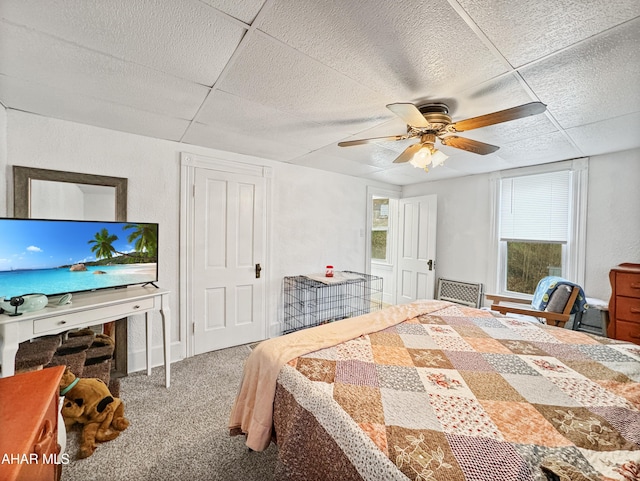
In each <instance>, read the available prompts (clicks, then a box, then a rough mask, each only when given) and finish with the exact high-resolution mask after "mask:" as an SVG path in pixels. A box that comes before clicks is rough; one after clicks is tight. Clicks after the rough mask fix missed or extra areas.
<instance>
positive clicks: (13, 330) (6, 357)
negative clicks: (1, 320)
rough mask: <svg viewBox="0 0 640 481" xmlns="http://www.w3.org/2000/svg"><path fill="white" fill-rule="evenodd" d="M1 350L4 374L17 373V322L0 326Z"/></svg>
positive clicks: (0, 360) (3, 375) (7, 375)
mask: <svg viewBox="0 0 640 481" xmlns="http://www.w3.org/2000/svg"><path fill="white" fill-rule="evenodd" d="M0 346H1V348H0V351H1V352H2V357H1V358H0V363H2V376H1V377H9V376H13V375H14V374H15V373H16V353H17V352H18V327H17V325H16V324H8V325H3V326H0Z"/></svg>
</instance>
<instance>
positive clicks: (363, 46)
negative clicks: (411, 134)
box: [259, 0, 505, 102]
mask: <svg viewBox="0 0 640 481" xmlns="http://www.w3.org/2000/svg"><path fill="white" fill-rule="evenodd" d="M259 28H260V29H261V30H263V31H265V32H267V33H268V34H269V35H271V36H273V37H275V38H277V39H279V40H281V41H283V42H285V43H287V44H288V45H291V46H292V47H293V48H295V49H297V50H299V51H301V52H303V53H305V54H306V55H309V56H310V57H313V58H315V59H317V60H319V61H320V62H322V63H323V64H325V65H328V66H330V67H331V68H332V69H335V70H336V71H338V72H341V73H343V74H345V75H348V76H349V77H351V78H353V79H355V80H356V81H358V82H360V83H362V84H363V85H366V86H368V87H369V88H371V89H373V90H376V91H379V92H384V93H385V94H386V95H387V96H390V97H388V100H389V101H394V100H395V101H398V102H399V101H410V100H411V99H417V98H420V97H423V96H432V97H433V96H440V97H448V96H453V95H455V94H456V93H457V92H459V91H460V90H462V89H463V88H464V87H465V86H468V85H472V84H474V83H477V82H480V81H483V80H486V79H489V78H491V77H494V76H496V75H498V74H500V73H502V72H504V71H505V68H504V66H503V65H502V64H501V62H500V61H499V60H498V59H497V58H496V57H495V56H494V55H493V54H492V53H491V52H490V51H489V50H488V49H487V48H486V47H485V46H484V45H483V44H482V43H481V42H480V41H479V40H478V38H477V37H476V35H475V34H474V33H473V31H472V30H471V29H470V28H469V27H468V26H467V25H466V24H465V23H464V21H463V20H462V19H461V18H460V17H459V16H458V14H457V13H456V12H455V11H454V10H453V8H451V6H450V5H449V3H448V2H447V1H446V0H433V1H430V2H415V1H414V0H403V1H396V2H344V1H340V0H328V1H322V2H318V1H315V0H298V1H296V2H291V1H287V0H275V2H274V4H273V6H272V7H271V8H270V9H269V10H268V11H267V14H266V15H265V18H264V19H263V21H262V23H261V24H260V26H259Z"/></svg>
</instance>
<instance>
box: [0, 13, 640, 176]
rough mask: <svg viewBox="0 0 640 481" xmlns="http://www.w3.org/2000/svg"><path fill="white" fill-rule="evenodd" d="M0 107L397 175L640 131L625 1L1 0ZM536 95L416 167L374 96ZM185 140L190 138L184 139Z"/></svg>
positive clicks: (506, 102) (495, 162)
mask: <svg viewBox="0 0 640 481" xmlns="http://www.w3.org/2000/svg"><path fill="white" fill-rule="evenodd" d="M0 14H1V17H2V19H1V22H0V102H1V103H2V104H3V105H4V106H5V107H6V108H8V109H16V110H22V111H26V112H33V113H35V114H39V115H44V116H47V117H54V118H59V119H65V120H69V121H73V122H80V123H84V124H90V125H95V126H99V127H104V128H108V129H114V130H120V131H125V132H131V133H135V134H141V135H145V136H150V137H155V138H160V139H168V140H173V141H178V142H182V143H184V144H193V145H201V146H205V147H212V148H215V149H221V150H228V151H232V152H238V153H242V154H250V155H254V156H259V157H263V158H267V159H272V160H276V161H281V162H289V163H293V164H300V165H304V166H308V167H313V168H318V169H324V170H329V171H335V172H339V173H343V174H347V175H353V176H358V177H364V178H368V179H373V180H379V181H383V182H389V183H392V184H397V185H406V184H412V183H417V182H425V181H429V180H434V179H443V178H450V177H456V176H462V175H469V174H476V173H483V172H490V171H494V170H501V169H506V168H512V167H519V166H526V165H533V164H539V163H546V162H553V161H558V160H563V159H569V158H575V157H581V156H588V155H596V154H603V153H607V152H614V151H619V150H626V149H630V148H635V147H640V48H639V46H640V2H638V0H611V1H607V2H605V1H602V0H539V1H531V0H431V1H419V0H397V1H386V0H266V1H265V0H200V1H199V0H102V1H87V0H0ZM433 101H435V102H444V103H446V104H447V105H448V106H449V113H450V115H451V116H452V118H453V120H454V121H456V120H462V119H465V118H469V117H474V116H478V115H483V114H486V113H490V112H494V111H497V110H502V109H506V108H510V107H515V106H518V105H521V104H524V103H528V102H531V101H541V102H543V103H545V104H546V105H547V110H546V112H545V113H543V114H539V115H536V116H532V117H527V118H524V119H519V120H514V121H511V122H508V123H503V124H499V125H494V126H490V127H485V128H482V129H477V130H473V131H469V132H465V133H464V136H465V137H469V138H472V139H475V140H479V141H482V142H487V143H491V144H495V145H497V146H499V147H500V149H499V150H498V151H497V152H496V153H493V154H489V155H485V156H480V155H477V154H473V153H469V152H465V151H462V150H458V149H454V148H450V147H438V148H439V149H440V150H442V151H443V152H445V153H446V154H447V155H449V159H448V160H447V161H446V162H445V164H444V165H443V166H439V167H437V168H434V169H432V170H431V171H430V172H429V173H425V172H423V171H422V170H420V169H415V168H414V167H412V166H411V165H409V164H394V163H393V160H394V159H395V158H396V157H397V156H398V155H399V154H400V152H402V151H403V150H404V148H406V147H407V146H408V145H410V144H411V143H412V141H409V140H404V141H398V142H376V143H371V144H365V145H361V146H352V147H344V148H342V147H338V146H337V143H338V142H339V141H343V140H354V139H359V138H365V137H367V138H368V137H380V136H388V135H396V134H403V133H405V132H406V124H405V123H404V122H403V121H402V120H400V119H399V118H398V117H397V116H395V115H394V114H393V113H392V112H390V111H389V110H388V109H387V108H386V107H385V106H386V105H387V104H390V103H394V102H411V103H415V104H423V103H427V102H433ZM185 150H188V146H185Z"/></svg>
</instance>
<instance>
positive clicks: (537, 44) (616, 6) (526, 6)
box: [457, 0, 640, 67]
mask: <svg viewBox="0 0 640 481" xmlns="http://www.w3.org/2000/svg"><path fill="white" fill-rule="evenodd" d="M457 1H458V3H459V4H460V5H461V6H462V7H463V8H464V9H465V11H466V12H467V13H468V14H469V15H471V17H472V18H473V21H474V22H475V23H476V24H477V25H478V26H479V27H480V28H481V29H482V31H483V32H484V33H485V34H486V35H487V36H488V37H489V39H490V40H491V42H492V43H493V44H494V45H495V46H496V47H497V48H498V50H500V52H501V53H502V54H503V55H504V56H505V57H506V58H507V60H509V62H510V63H511V64H512V65H513V66H514V67H518V66H521V65H523V64H524V63H526V62H530V61H532V60H535V59H538V58H541V57H543V56H545V55H549V54H551V53H553V52H556V51H558V50H560V49H562V48H564V47H567V46H569V45H572V44H574V43H576V42H579V41H581V40H584V39H586V38H589V37H591V36H592V35H596V34H598V33H600V32H602V31H604V30H607V29H609V28H611V27H613V26H615V25H618V24H620V23H623V22H626V21H628V20H631V19H633V18H636V17H638V16H640V2H638V1H637V0H617V1H612V2H602V1H601V0H580V1H575V0H553V1H538V2H535V1H512V0H457Z"/></svg>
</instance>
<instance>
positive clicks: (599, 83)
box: [520, 18, 640, 128]
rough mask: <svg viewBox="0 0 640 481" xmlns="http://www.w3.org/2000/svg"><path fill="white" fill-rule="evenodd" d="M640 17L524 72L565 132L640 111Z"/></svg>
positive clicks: (522, 71) (523, 70) (525, 77)
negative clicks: (639, 81)
mask: <svg viewBox="0 0 640 481" xmlns="http://www.w3.org/2000/svg"><path fill="white" fill-rule="evenodd" d="M638 45H640V18H638V19H637V20H634V21H632V22H628V23H626V24H625V25H622V26H620V27H617V28H615V29H612V30H610V31H608V32H605V33H603V34H601V35H599V36H598V37H593V38H591V39H589V40H588V41H585V42H583V43H581V44H580V45H577V46H575V47H572V48H571V49H568V50H566V51H564V52H561V53H559V54H558V55H555V56H553V57H551V58H548V59H546V60H543V61H541V62H539V63H536V64H533V65H531V66H529V67H526V68H524V69H522V70H521V71H520V72H521V74H522V76H523V77H524V79H525V80H526V81H527V83H528V84H529V85H530V86H531V88H532V89H533V90H534V91H535V92H536V93H537V94H538V96H539V97H540V100H542V101H543V102H544V103H546V104H547V108H548V110H549V112H550V113H551V114H552V115H553V117H554V118H555V119H556V120H557V121H558V122H559V123H560V125H561V126H562V127H564V128H571V127H575V126H577V125H582V124H590V123H592V122H597V121H599V120H604V119H609V118H613V117H618V116H620V115H626V114H629V113H631V112H638V111H640V89H639V88H638V79H640V50H639V49H638Z"/></svg>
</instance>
